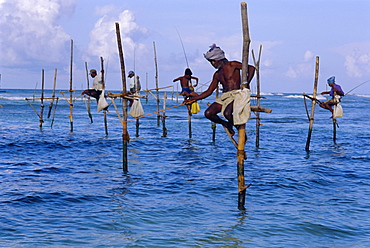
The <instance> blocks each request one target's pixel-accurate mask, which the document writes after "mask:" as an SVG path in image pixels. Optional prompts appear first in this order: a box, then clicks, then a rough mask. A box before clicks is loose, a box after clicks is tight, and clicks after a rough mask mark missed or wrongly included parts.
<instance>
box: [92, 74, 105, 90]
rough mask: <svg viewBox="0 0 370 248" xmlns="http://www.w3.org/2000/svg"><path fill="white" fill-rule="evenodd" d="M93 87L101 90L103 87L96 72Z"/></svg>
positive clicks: (100, 78)
mask: <svg viewBox="0 0 370 248" xmlns="http://www.w3.org/2000/svg"><path fill="white" fill-rule="evenodd" d="M93 89H95V90H103V89H104V87H103V80H102V77H101V74H98V75H96V76H95V77H94V82H93Z"/></svg>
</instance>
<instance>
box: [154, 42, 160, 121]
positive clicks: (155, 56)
mask: <svg viewBox="0 0 370 248" xmlns="http://www.w3.org/2000/svg"><path fill="white" fill-rule="evenodd" d="M153 47H154V64H155V88H156V92H157V112H158V114H157V126H158V127H159V126H160V118H161V115H160V113H159V102H160V100H159V91H158V90H159V86H158V64H157V52H156V49H155V42H154V41H153Z"/></svg>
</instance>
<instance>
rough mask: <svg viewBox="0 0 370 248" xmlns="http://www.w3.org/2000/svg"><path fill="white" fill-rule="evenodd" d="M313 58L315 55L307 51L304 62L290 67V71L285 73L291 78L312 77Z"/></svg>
mask: <svg viewBox="0 0 370 248" xmlns="http://www.w3.org/2000/svg"><path fill="white" fill-rule="evenodd" d="M313 58H314V55H313V53H312V52H311V51H309V50H307V51H306V52H305V53H304V55H303V62H301V63H298V64H296V65H294V66H289V68H288V71H287V72H286V73H285V75H286V76H287V77H289V78H298V77H301V78H303V77H306V76H311V74H312V72H313V67H314V62H313Z"/></svg>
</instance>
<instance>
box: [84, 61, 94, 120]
mask: <svg viewBox="0 0 370 248" xmlns="http://www.w3.org/2000/svg"><path fill="white" fill-rule="evenodd" d="M85 70H86V81H87V88H88V89H90V80H89V69H88V68H87V62H85ZM90 106H91V98H90V96H87V114H88V115H89V118H90V123H93V122H94V121H93V118H92V114H91V107H90Z"/></svg>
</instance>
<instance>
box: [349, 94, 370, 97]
mask: <svg viewBox="0 0 370 248" xmlns="http://www.w3.org/2000/svg"><path fill="white" fill-rule="evenodd" d="M350 95H351V94H350ZM353 96H359V97H370V95H360V94H353Z"/></svg>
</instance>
